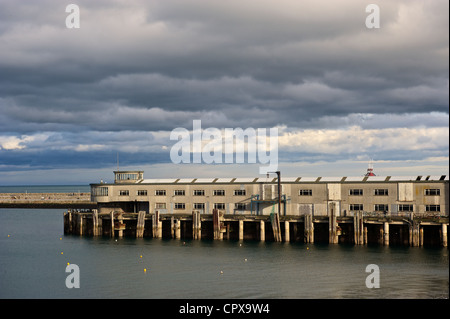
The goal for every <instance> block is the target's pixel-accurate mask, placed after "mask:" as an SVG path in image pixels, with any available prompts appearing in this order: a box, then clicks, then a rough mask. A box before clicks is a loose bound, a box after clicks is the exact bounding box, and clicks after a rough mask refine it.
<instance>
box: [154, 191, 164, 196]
mask: <svg viewBox="0 0 450 319" xmlns="http://www.w3.org/2000/svg"><path fill="white" fill-rule="evenodd" d="M155 195H156V196H166V191H165V190H164V189H157V190H156V191H155Z"/></svg>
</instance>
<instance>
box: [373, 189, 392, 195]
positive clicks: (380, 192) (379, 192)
mask: <svg viewBox="0 0 450 319" xmlns="http://www.w3.org/2000/svg"><path fill="white" fill-rule="evenodd" d="M388 195H389V193H388V190H387V189H376V190H375V196H388Z"/></svg>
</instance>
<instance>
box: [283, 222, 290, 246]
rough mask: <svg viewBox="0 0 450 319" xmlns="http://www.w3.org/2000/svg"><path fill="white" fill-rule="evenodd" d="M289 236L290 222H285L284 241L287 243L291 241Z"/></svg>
mask: <svg viewBox="0 0 450 319" xmlns="http://www.w3.org/2000/svg"><path fill="white" fill-rule="evenodd" d="M289 235H290V234H289V222H288V221H285V222H284V241H285V242H287V243H288V242H290V241H291V239H290V236H289Z"/></svg>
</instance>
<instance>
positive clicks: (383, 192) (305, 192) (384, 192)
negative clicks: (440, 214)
mask: <svg viewBox="0 0 450 319" xmlns="http://www.w3.org/2000/svg"><path fill="white" fill-rule="evenodd" d="M363 194H364V192H363V190H362V189H350V190H349V195H351V196H363ZM298 195H300V196H312V189H301V190H299V192H298ZM374 195H375V196H388V195H389V191H388V189H375V191H374ZM424 195H425V196H440V195H441V190H440V189H425V192H424Z"/></svg>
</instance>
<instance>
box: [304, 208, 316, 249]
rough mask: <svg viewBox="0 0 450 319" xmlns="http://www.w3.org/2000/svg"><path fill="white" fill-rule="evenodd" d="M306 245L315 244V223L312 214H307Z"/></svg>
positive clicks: (305, 218) (305, 219)
mask: <svg viewBox="0 0 450 319" xmlns="http://www.w3.org/2000/svg"><path fill="white" fill-rule="evenodd" d="M304 221H305V243H314V223H313V216H312V213H309V214H305V217H304Z"/></svg>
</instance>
